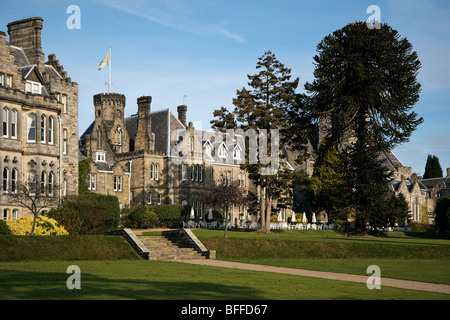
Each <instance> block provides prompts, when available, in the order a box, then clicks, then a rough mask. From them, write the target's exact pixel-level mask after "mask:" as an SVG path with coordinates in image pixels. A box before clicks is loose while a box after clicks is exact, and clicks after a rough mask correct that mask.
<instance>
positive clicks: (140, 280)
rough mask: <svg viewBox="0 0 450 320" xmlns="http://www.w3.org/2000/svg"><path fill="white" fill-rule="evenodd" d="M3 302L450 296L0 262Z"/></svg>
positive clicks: (329, 283)
mask: <svg viewBox="0 0 450 320" xmlns="http://www.w3.org/2000/svg"><path fill="white" fill-rule="evenodd" d="M72 264H75V265H77V266H79V267H80V270H81V290H69V289H68V288H67V286H66V281H67V278H68V277H69V276H70V274H66V270H67V267H68V266H69V265H72ZM0 283H1V284H2V285H1V286H0V299H2V300H5V299H39V300H41V299H59V300H64V299H83V300H90V299H96V300H102V299H108V300H116V299H120V300H123V299H139V300H143V299H146V300H147V299H152V300H300V299H305V300H308V299H314V300H332V299H340V300H345V299H349V300H355V299H364V300H372V299H376V300H384V299H387V300H391V299H396V300H401V299H406V300H428V299H430V300H438V299H439V300H448V299H449V298H450V297H449V295H445V294H435V293H429V292H422V291H413V290H403V289H396V288H390V287H382V289H381V290H369V289H367V287H366V285H365V284H364V283H351V282H344V281H334V280H324V279H316V278H308V277H299V276H290V275H278V274H272V273H264V272H252V271H244V270H234V269H225V268H212V267H206V266H192V265H185V264H182V263H176V262H149V261H144V260H139V261H126V260H123V261H26V262H25V261H22V262H0Z"/></svg>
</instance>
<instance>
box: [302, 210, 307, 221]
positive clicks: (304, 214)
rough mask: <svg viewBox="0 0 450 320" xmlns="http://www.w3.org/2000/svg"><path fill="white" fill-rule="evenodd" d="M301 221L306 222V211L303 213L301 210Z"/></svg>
mask: <svg viewBox="0 0 450 320" xmlns="http://www.w3.org/2000/svg"><path fill="white" fill-rule="evenodd" d="M302 222H304V223H306V222H307V220H306V213H304V212H303V219H302Z"/></svg>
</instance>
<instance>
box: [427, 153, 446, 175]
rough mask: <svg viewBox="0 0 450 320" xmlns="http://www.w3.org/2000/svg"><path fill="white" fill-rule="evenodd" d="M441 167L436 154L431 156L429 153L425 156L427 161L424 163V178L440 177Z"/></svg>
mask: <svg viewBox="0 0 450 320" xmlns="http://www.w3.org/2000/svg"><path fill="white" fill-rule="evenodd" d="M442 176H443V173H442V167H441V164H440V163H439V158H438V157H436V156H432V155H431V154H429V155H428V157H427V163H426V165H425V173H424V175H423V178H424V179H431V178H442Z"/></svg>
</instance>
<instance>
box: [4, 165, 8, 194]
mask: <svg viewBox="0 0 450 320" xmlns="http://www.w3.org/2000/svg"><path fill="white" fill-rule="evenodd" d="M8 188H9V169H8V168H3V192H4V193H7V192H8Z"/></svg>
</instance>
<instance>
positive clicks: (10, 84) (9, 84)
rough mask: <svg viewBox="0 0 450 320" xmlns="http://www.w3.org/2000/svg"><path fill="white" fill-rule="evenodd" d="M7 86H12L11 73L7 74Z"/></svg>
mask: <svg viewBox="0 0 450 320" xmlns="http://www.w3.org/2000/svg"><path fill="white" fill-rule="evenodd" d="M6 86H7V87H8V88H12V76H10V75H8V74H7V75H6Z"/></svg>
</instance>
